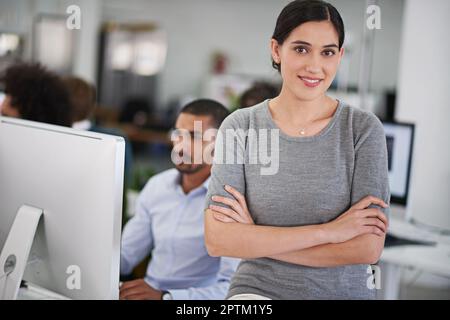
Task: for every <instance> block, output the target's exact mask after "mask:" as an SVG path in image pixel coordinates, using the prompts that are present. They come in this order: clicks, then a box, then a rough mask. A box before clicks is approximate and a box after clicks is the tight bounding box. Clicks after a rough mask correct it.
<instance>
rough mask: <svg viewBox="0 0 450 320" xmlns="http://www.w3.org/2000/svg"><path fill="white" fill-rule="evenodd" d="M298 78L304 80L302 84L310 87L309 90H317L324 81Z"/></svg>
mask: <svg viewBox="0 0 450 320" xmlns="http://www.w3.org/2000/svg"><path fill="white" fill-rule="evenodd" d="M298 78H299V79H300V80H302V82H303V83H304V84H305V86H307V87H309V88H315V87H317V86H319V85H320V84H321V83H322V81H323V79H320V78H312V77H302V76H298Z"/></svg>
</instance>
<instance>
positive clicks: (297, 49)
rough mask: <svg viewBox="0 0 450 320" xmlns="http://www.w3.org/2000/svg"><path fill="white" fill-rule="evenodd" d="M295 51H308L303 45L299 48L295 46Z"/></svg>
mask: <svg viewBox="0 0 450 320" xmlns="http://www.w3.org/2000/svg"><path fill="white" fill-rule="evenodd" d="M295 51H296V52H297V53H306V52H307V50H306V48H303V47H297V48H295Z"/></svg>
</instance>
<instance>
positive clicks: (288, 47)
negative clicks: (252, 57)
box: [205, 0, 390, 299]
mask: <svg viewBox="0 0 450 320" xmlns="http://www.w3.org/2000/svg"><path fill="white" fill-rule="evenodd" d="M343 43H344V25H343V22H342V18H341V16H340V14H339V13H338V11H337V10H336V9H335V8H334V7H333V6H332V5H330V4H328V3H326V2H323V1H318V0H309V1H299V0H297V1H293V2H291V3H289V4H288V5H287V6H286V7H285V8H284V9H283V11H282V12H281V13H280V15H279V17H278V20H277V23H276V27H275V31H274V34H273V36H272V39H271V53H272V59H273V66H274V68H275V69H277V70H278V71H279V73H280V74H281V77H282V80H283V85H282V89H281V93H280V94H279V95H278V96H277V97H276V98H274V99H272V100H266V101H264V102H262V103H260V104H258V105H255V106H253V107H250V108H246V109H241V110H238V111H236V112H234V113H232V114H231V115H230V116H229V117H228V118H227V119H226V120H225V121H224V122H223V124H222V126H221V127H220V130H219V134H218V137H217V139H216V150H215V155H214V165H213V168H212V174H211V181H210V183H209V191H208V195H207V201H206V213H205V241H206V246H207V249H208V252H209V253H210V254H211V255H213V256H231V257H238V258H242V262H241V263H240V265H239V267H238V269H237V271H236V274H235V276H234V278H233V280H232V283H231V286H230V291H229V294H228V297H230V298H232V299H265V298H269V299H373V298H375V292H374V290H372V288H373V286H372V283H371V279H372V277H371V276H372V270H371V268H370V264H373V263H376V262H377V261H378V259H379V257H380V255H381V252H382V249H383V246H384V239H385V234H386V230H387V224H388V221H387V218H386V214H387V210H388V205H387V203H388V202H389V197H390V194H389V186H388V169H387V150H386V140H385V135H384V131H383V127H382V125H381V123H380V121H379V120H378V118H376V116H374V115H373V114H372V113H369V112H365V111H362V110H360V109H355V108H352V107H350V106H348V105H346V104H345V103H343V102H341V101H336V100H334V99H332V98H330V97H329V96H327V90H328V88H329V86H330V84H331V82H332V81H333V79H334V77H335V75H336V72H337V69H338V66H339V63H340V60H341V58H342V56H343V54H344V49H343Z"/></svg>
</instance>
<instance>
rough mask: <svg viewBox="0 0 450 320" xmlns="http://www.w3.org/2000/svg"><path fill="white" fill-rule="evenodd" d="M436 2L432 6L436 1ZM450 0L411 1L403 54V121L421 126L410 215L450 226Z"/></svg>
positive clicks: (400, 99)
mask: <svg viewBox="0 0 450 320" xmlns="http://www.w3.org/2000/svg"><path fill="white" fill-rule="evenodd" d="M431 3H432V5H430V4H431ZM449 12H450V2H449V1H448V0H433V1H432V2H430V1H422V0H407V1H406V6H405V16H404V25H403V35H402V36H403V38H402V46H401V54H400V69H399V86H398V107H397V114H396V117H397V119H398V120H400V121H408V122H413V123H415V124H416V126H417V127H416V140H415V146H414V148H415V150H414V157H413V171H412V172H413V175H412V181H411V188H410V202H409V204H408V213H409V216H410V217H412V218H414V219H416V220H418V221H419V222H422V223H425V224H427V225H430V226H437V227H442V228H447V229H448V230H450V196H449V195H450V194H449V191H450V140H449V138H450V128H449V125H448V122H449V120H450V90H449V89H450V67H449V60H448V52H450V43H449V41H448V31H449V30H450V20H449V19H448V13H449Z"/></svg>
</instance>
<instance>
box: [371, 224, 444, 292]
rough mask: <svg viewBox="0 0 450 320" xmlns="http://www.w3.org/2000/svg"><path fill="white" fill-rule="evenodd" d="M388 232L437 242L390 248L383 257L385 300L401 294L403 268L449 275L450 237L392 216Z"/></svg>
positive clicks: (417, 239) (403, 236) (408, 237)
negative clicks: (428, 244) (429, 244)
mask: <svg viewBox="0 0 450 320" xmlns="http://www.w3.org/2000/svg"><path fill="white" fill-rule="evenodd" d="M388 232H389V234H391V235H393V236H396V237H399V238H404V239H409V240H416V241H427V242H435V243H436V245H433V246H422V245H399V246H392V247H387V248H385V249H384V250H383V253H382V255H381V259H380V267H381V273H382V274H381V277H382V279H383V281H382V283H383V285H384V296H383V299H388V300H395V299H398V297H399V291H400V281H401V273H402V268H403V267H413V268H415V269H419V270H423V271H426V272H429V273H432V274H436V275H439V276H444V277H448V278H450V237H449V236H444V235H440V234H436V233H432V232H430V231H427V230H424V229H421V228H418V227H417V226H415V225H413V224H410V223H408V222H406V221H403V220H401V219H399V218H396V217H395V216H393V217H392V218H391V220H390V222H389V231H388Z"/></svg>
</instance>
